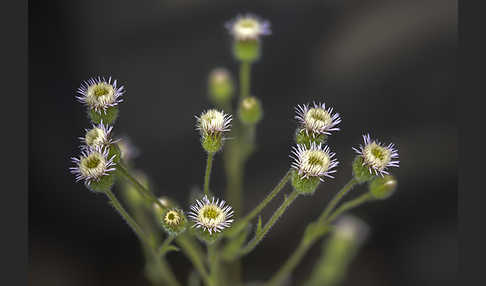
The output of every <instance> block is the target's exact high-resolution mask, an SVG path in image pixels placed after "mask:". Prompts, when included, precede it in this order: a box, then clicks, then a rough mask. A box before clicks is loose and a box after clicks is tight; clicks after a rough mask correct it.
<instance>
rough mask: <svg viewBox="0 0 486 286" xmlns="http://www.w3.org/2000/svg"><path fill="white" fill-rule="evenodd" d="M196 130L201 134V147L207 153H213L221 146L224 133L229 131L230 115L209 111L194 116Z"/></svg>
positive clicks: (213, 110)
mask: <svg viewBox="0 0 486 286" xmlns="http://www.w3.org/2000/svg"><path fill="white" fill-rule="evenodd" d="M196 120H197V123H196V130H199V133H200V134H201V145H202V146H203V148H204V150H206V152H208V153H215V152H218V151H219V150H221V147H222V146H223V140H224V137H223V135H224V133H225V132H229V131H230V127H231V124H230V123H231V120H232V118H231V115H229V114H225V113H224V112H223V111H218V110H216V109H211V110H208V111H206V112H203V113H202V114H201V116H200V117H197V116H196Z"/></svg>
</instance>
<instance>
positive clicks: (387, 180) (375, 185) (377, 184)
mask: <svg viewBox="0 0 486 286" xmlns="http://www.w3.org/2000/svg"><path fill="white" fill-rule="evenodd" d="M396 188H397V180H395V178H394V177H393V176H392V175H385V176H384V177H376V178H375V179H373V181H371V182H370V184H369V190H370V193H371V194H372V195H373V197H374V198H375V199H378V200H384V199H387V198H389V197H390V196H391V195H393V193H394V192H395V190H396Z"/></svg>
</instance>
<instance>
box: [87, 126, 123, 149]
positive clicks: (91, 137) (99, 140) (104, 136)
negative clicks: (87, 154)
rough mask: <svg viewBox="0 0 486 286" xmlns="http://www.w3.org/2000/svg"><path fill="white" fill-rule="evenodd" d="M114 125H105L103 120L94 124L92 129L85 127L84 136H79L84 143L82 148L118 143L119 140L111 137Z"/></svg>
mask: <svg viewBox="0 0 486 286" xmlns="http://www.w3.org/2000/svg"><path fill="white" fill-rule="evenodd" d="M112 129H113V126H109V125H104V124H103V121H101V123H100V124H98V125H96V124H93V127H92V128H91V129H85V131H86V134H85V136H84V137H79V139H80V140H81V142H82V143H83V144H84V146H82V148H89V147H91V148H93V147H97V146H101V147H104V146H108V145H110V144H112V143H116V142H117V141H118V140H113V139H112V138H111V130H112Z"/></svg>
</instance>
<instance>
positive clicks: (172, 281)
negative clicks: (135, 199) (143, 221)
mask: <svg viewBox="0 0 486 286" xmlns="http://www.w3.org/2000/svg"><path fill="white" fill-rule="evenodd" d="M105 194H106V195H107V196H108V198H109V199H110V203H111V205H112V206H113V207H114V208H115V210H117V211H118V213H119V214H120V216H121V217H122V218H123V219H124V220H125V221H126V222H127V224H128V226H130V228H131V229H132V230H133V232H135V234H136V235H137V236H138V238H139V239H140V240H141V241H142V243H144V244H145V245H146V247H147V248H148V249H149V250H150V252H151V253H152V256H153V258H154V260H155V261H156V263H157V265H159V269H160V270H161V271H162V272H163V273H164V279H165V280H166V282H167V283H168V284H169V285H173V286H179V285H180V284H179V282H178V281H177V280H176V278H175V275H174V273H173V272H172V271H171V270H170V268H169V266H168V265H167V264H166V263H164V262H165V261H164V262H162V261H161V260H160V259H159V258H158V256H157V255H156V253H155V250H154V248H153V245H152V243H151V242H150V239H149V238H148V237H147V235H146V234H145V232H144V231H143V230H142V228H141V227H140V226H139V225H138V224H137V222H136V221H135V220H134V219H133V218H132V217H131V216H130V214H129V213H128V212H127V211H126V210H125V209H124V208H123V206H122V205H121V203H120V201H119V200H118V199H117V198H116V196H115V194H113V192H112V191H111V190H106V191H105Z"/></svg>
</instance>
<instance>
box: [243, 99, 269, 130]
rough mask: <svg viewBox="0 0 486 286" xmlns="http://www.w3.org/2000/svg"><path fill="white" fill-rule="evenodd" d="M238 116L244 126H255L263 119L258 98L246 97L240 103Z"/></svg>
mask: <svg viewBox="0 0 486 286" xmlns="http://www.w3.org/2000/svg"><path fill="white" fill-rule="evenodd" d="M238 115H239V117H240V120H241V122H243V123H244V124H249V125H252V124H256V123H258V122H259V121H260V120H261V119H262V117H263V110H262V105H261V103H260V101H259V100H258V98H256V97H254V96H250V97H247V98H245V99H243V100H242V101H241V102H240V105H239V107H238Z"/></svg>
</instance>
